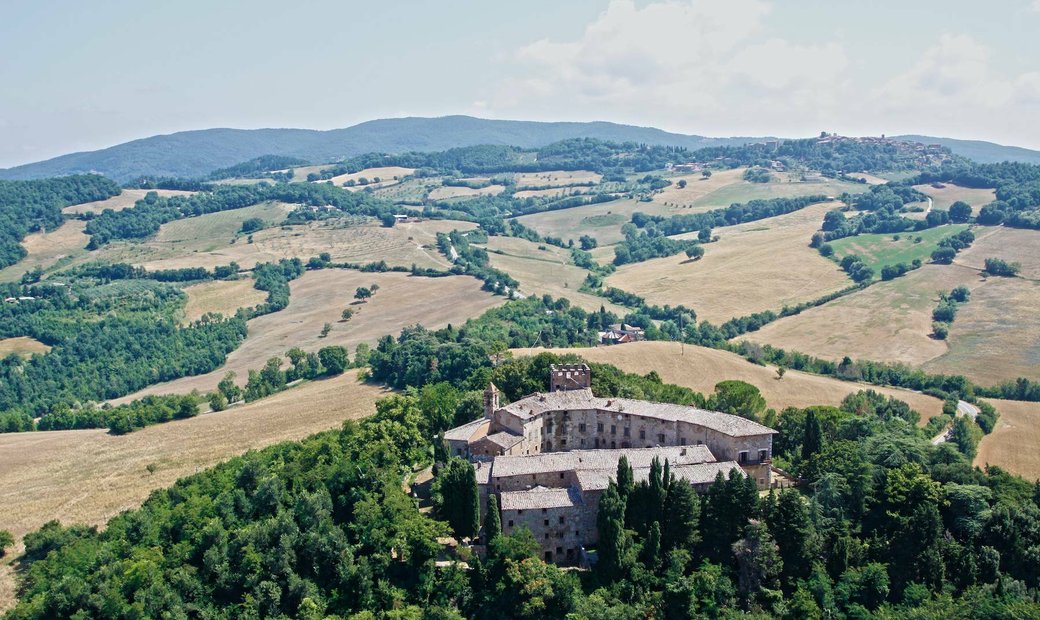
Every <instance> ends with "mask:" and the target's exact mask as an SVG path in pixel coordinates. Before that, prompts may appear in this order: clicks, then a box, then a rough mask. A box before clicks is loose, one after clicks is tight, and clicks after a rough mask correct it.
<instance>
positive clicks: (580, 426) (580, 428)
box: [578, 422, 585, 433]
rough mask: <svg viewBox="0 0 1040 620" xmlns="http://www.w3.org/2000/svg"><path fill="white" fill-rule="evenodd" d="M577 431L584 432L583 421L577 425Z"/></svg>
mask: <svg viewBox="0 0 1040 620" xmlns="http://www.w3.org/2000/svg"><path fill="white" fill-rule="evenodd" d="M578 432H579V433H584V432H585V423H584V422H582V423H581V424H579V425H578Z"/></svg>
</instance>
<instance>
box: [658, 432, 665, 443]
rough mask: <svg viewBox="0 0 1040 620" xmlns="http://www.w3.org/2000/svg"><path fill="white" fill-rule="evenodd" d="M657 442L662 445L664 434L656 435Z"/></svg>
mask: <svg viewBox="0 0 1040 620" xmlns="http://www.w3.org/2000/svg"><path fill="white" fill-rule="evenodd" d="M657 442H658V443H664V433H658V434H657Z"/></svg>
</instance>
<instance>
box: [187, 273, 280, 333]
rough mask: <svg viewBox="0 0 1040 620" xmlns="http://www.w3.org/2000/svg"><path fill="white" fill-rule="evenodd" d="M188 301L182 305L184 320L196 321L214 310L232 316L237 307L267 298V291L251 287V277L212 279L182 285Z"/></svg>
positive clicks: (250, 306) (252, 304)
mask: <svg viewBox="0 0 1040 620" xmlns="http://www.w3.org/2000/svg"><path fill="white" fill-rule="evenodd" d="M183 290H184V292H185V293H186V294H187V295H188V302H187V303H186V304H185V306H184V320H185V321H186V322H191V321H197V320H198V319H200V318H202V316H203V315H204V314H207V313H210V312H216V313H219V314H223V315H224V316H233V315H234V314H235V311H236V310H238V309H239V308H252V307H254V306H256V305H258V304H261V303H263V302H264V300H266V299H267V293H265V292H264V291H259V290H257V289H255V288H253V279H252V278H249V277H243V278H239V279H238V280H214V281H212V282H201V283H199V284H192V285H191V286H186V287H184V289H183Z"/></svg>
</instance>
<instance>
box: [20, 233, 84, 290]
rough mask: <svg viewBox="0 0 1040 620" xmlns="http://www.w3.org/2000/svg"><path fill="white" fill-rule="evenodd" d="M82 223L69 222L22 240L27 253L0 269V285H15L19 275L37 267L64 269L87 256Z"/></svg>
mask: <svg viewBox="0 0 1040 620" xmlns="http://www.w3.org/2000/svg"><path fill="white" fill-rule="evenodd" d="M84 226H86V222H81V221H78V220H70V221H68V222H65V223H64V224H62V225H61V226H59V227H58V228H57V229H56V230H53V231H51V232H43V233H33V234H31V235H29V236H27V237H26V238H25V239H23V240H22V247H24V248H25V250H26V251H27V252H28V253H29V254H28V255H27V256H26V257H25V258H23V259H22V260H20V261H18V262H17V263H15V264H14V265H10V266H8V267H6V268H4V269H0V282H17V281H18V280H20V279H21V277H22V274H24V273H25V272H27V271H32V270H33V269H36V268H37V267H40V268H42V269H44V270H51V269H52V268H56V267H61V266H64V265H66V264H68V263H70V262H72V261H74V260H76V259H77V258H79V257H83V256H86V255H87V251H86V250H85V249H84V248H85V247H86V245H87V242H88V241H89V240H90V237H88V236H87V235H86V234H85V233H84V232H83V228H84Z"/></svg>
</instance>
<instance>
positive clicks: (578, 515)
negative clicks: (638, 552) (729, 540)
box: [445, 364, 776, 564]
mask: <svg viewBox="0 0 1040 620" xmlns="http://www.w3.org/2000/svg"><path fill="white" fill-rule="evenodd" d="M591 382H592V374H591V371H590V369H589V367H588V366H587V365H585V364H569V365H554V366H553V367H552V370H551V375H550V379H549V386H550V388H549V390H550V391H549V392H548V393H542V394H532V395H530V396H526V397H524V398H522V399H520V400H518V401H516V402H514V403H510V404H508V405H505V406H500V404H499V394H498V390H497V389H496V388H495V386H494V384H491V385H488V388H487V390H485V392H484V414H485V415H484V417H483V418H481V419H479V420H476V421H474V422H470V423H469V424H465V425H463V426H460V427H457V428H454V429H452V430H450V431H448V432H447V433H445V441H446V442H447V444H448V449H449V451H450V453H451V454H452V455H453V456H459V457H463V458H466V459H469V460H470V462H472V463H473V464H474V467H475V468H476V473H477V483H478V486H479V489H480V495H481V506H485V505H486V499H487V495H488V494H490V493H494V494H496V495H498V498H499V509H500V511H501V517H502V529H503V532H504V533H506V534H509V533H510V532H512V531H513V530H515V529H517V528H519V527H521V526H524V527H527V528H528V529H530V530H531V532H532V533H533V534H534V536H535V538H536V539H537V540H538V541H539V543H541V545H542V552H543V554H544V557H545V559H546V560H547V561H554V562H558V563H566V564H571V563H576V562H580V561H581V560H582V557H583V553H584V549H585V547H587V546H589V545H594V544H595V543H596V541H597V539H598V533H597V531H596V513H597V510H598V506H599V497H600V495H602V493H603V491H604V490H605V489H606V488H607V484H608V482H609V481H610V479H612V478H613V477H614V476H615V475H616V472H617V465H618V461H619V460H620V459H621V457H622V456H625V457H626V458H627V459H628V462H629V464H630V465H631V467H632V470H633V474H634V475H635V479H636V481H637V482H638V481H640V480H645V479H646V478H647V477H648V475H649V471H650V463H651V461H652V460H653V459H654V458H655V457H656V458H658V459H660V461H661V462H662V463H663V462H664V461H665V460H667V461H668V462H669V466H670V468H671V472H672V473H673V474H674V475H675V478H676V480H684V481H686V482H687V483H689V484H691V485H692V486H693V487H694V488H695V489H697V490H699V491H703V490H706V489H707V487H708V486H710V485H711V483H712V482H713V481H714V480H715V477H716V475H717V474H719V473H722V475H723V476H729V475H730V472H733V471H736V472H738V474H740V475H746V476H749V477H751V478H752V479H754V480H755V482H756V484H757V485H758V487H759V488H760V489H765V488H768V487H769V486H770V485H771V484H772V465H771V462H772V461H771V457H772V447H773V435H774V434H775V433H776V431H774V430H773V429H771V428H768V427H766V426H763V425H761V424H758V423H757V422H754V421H751V420H748V419H745V418H742V417H739V416H735V415H730V414H726V413H720V412H717V411H707V410H704V409H698V408H695V407H688V406H684V405H673V404H667V403H653V402H647V401H641V400H631V399H624V398H597V397H596V396H594V395H593V394H592V389H591Z"/></svg>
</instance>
